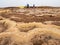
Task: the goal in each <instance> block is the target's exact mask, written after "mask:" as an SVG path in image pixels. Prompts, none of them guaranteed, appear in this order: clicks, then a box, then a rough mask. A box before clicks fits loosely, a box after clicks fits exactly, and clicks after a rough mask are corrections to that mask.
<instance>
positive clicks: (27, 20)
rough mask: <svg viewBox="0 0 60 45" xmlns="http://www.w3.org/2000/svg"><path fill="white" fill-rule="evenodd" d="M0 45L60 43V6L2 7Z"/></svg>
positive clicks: (59, 44)
mask: <svg viewBox="0 0 60 45" xmlns="http://www.w3.org/2000/svg"><path fill="white" fill-rule="evenodd" d="M0 45H60V8H58V7H40V8H24V9H20V8H18V7H17V8H16V7H14V8H12V7H10V8H1V9H0Z"/></svg>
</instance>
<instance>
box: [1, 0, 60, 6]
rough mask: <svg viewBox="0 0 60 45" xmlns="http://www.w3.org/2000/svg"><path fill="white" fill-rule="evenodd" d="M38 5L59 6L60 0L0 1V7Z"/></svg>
mask: <svg viewBox="0 0 60 45" xmlns="http://www.w3.org/2000/svg"><path fill="white" fill-rule="evenodd" d="M26 4H29V5H33V4H35V5H37V6H59V7H60V0H0V7H6V6H21V5H26Z"/></svg>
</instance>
